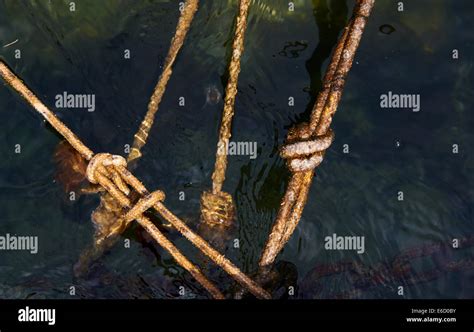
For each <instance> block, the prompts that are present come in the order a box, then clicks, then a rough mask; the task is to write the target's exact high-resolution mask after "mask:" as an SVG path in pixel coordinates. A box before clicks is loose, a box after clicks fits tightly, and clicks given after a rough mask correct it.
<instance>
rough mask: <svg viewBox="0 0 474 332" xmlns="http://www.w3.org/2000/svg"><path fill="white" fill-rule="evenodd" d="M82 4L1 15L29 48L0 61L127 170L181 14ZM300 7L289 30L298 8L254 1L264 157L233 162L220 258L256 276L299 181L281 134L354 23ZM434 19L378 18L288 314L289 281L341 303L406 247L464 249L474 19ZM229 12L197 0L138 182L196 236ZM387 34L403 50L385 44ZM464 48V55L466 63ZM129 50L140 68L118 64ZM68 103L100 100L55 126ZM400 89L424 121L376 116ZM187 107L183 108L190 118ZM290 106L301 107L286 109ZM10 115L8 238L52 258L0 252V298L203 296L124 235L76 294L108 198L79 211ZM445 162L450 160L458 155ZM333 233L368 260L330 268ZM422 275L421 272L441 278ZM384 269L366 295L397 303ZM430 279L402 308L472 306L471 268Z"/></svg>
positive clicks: (249, 81)
mask: <svg viewBox="0 0 474 332" xmlns="http://www.w3.org/2000/svg"><path fill="white" fill-rule="evenodd" d="M76 3H77V8H76V12H75V13H74V14H72V13H71V12H70V11H69V7H68V6H69V1H22V2H18V1H11V0H4V1H0V22H1V23H0V45H2V46H3V45H6V44H8V43H11V42H12V41H15V40H16V39H18V42H16V43H15V44H12V45H10V46H7V47H2V48H0V56H1V57H2V58H4V59H5V60H6V61H7V62H8V63H9V65H10V66H11V67H12V68H14V69H15V70H16V71H17V72H18V73H19V74H20V75H21V76H22V78H23V79H25V81H26V82H27V83H28V85H29V86H31V87H32V89H33V90H34V91H36V92H37V93H38V95H39V96H40V98H41V99H42V100H44V102H45V103H46V104H47V105H49V106H51V107H52V108H53V110H54V111H55V112H56V113H57V114H58V115H59V116H60V118H61V119H62V120H63V121H65V122H66V123H67V124H68V125H69V126H70V127H71V129H72V130H73V131H74V132H76V133H77V134H78V135H79V136H80V137H81V138H82V139H83V140H84V141H85V142H86V143H87V144H88V145H89V146H90V147H91V148H92V149H93V150H94V151H110V152H112V153H119V154H123V149H124V145H125V144H130V142H131V140H132V138H133V134H134V132H135V130H136V129H137V127H138V124H139V123H140V121H141V119H142V116H143V115H144V114H145V112H146V105H147V102H148V98H149V95H150V94H151V91H152V89H153V87H154V84H155V82H156V80H157V78H158V76H159V74H160V72H161V70H162V67H161V65H162V63H163V59H164V56H165V55H166V52H167V48H168V45H169V41H170V38H171V37H172V35H173V33H174V28H175V25H176V22H177V18H178V15H179V12H178V8H177V6H176V4H175V3H174V2H172V1H165V0H163V1H126V0H123V1H119V0H114V1H107V2H96V1H92V0H82V1H76ZM294 3H295V12H289V11H288V2H287V1H269V0H267V1H264V0H255V1H254V5H253V6H252V9H251V13H250V17H249V26H248V32H247V37H246V45H245V53H244V55H243V58H242V71H241V75H240V79H239V93H238V96H237V100H236V112H235V118H234V122H233V138H232V139H233V140H236V141H255V142H257V144H258V145H257V146H258V157H257V159H255V160H250V159H249V158H248V156H230V157H229V158H230V159H229V162H230V164H229V169H228V176H227V180H226V184H225V188H224V189H225V191H228V192H230V193H232V194H233V196H234V200H235V202H236V205H237V209H238V210H237V217H238V220H237V224H236V229H235V230H234V231H233V232H232V233H231V234H230V235H229V240H228V242H226V243H224V244H222V248H224V250H225V253H226V255H227V256H228V257H229V258H230V259H231V260H232V261H234V262H236V264H237V265H239V266H241V267H242V269H243V270H244V271H246V272H247V273H249V274H253V273H255V272H256V270H257V262H258V258H259V254H260V252H261V249H262V247H263V244H264V241H265V240H266V237H267V235H268V232H269V229H270V227H271V223H272V221H273V220H274V219H275V215H276V212H277V209H278V207H279V203H280V199H281V197H282V195H283V192H284V190H285V187H286V181H287V179H288V172H287V170H286V167H285V165H284V162H283V161H282V160H281V159H280V158H279V157H278V151H277V149H278V147H279V145H280V144H281V143H282V141H283V139H284V137H285V135H286V132H287V130H288V128H289V127H291V126H292V125H293V124H295V123H297V122H299V121H302V120H305V119H306V118H307V117H308V115H309V112H310V110H311V106H312V104H313V102H314V100H315V97H316V94H317V91H318V90H319V89H320V87H321V78H322V75H323V73H324V70H325V66H326V64H327V62H328V58H329V56H330V54H331V51H332V48H333V46H334V45H335V43H336V40H337V38H338V36H339V35H340V33H341V31H342V29H343V27H344V25H345V23H346V21H347V19H348V15H349V14H350V11H351V8H352V6H353V1H342V0H338V1H336V0H333V1H319V0H313V1H309V0H305V1H303V0H301V1H295V2H294ZM427 4H428V0H417V1H413V2H410V9H409V10H408V9H406V12H405V13H403V14H401V13H399V12H397V10H396V2H395V1H380V2H377V4H376V6H375V9H374V13H373V16H372V17H371V18H370V21H369V25H368V27H367V30H366V32H365V34H364V37H363V40H362V43H361V47H360V49H359V51H358V54H357V57H356V61H355V63H354V67H353V69H352V71H351V73H350V75H349V79H348V82H347V85H346V89H345V92H344V96H343V100H342V103H341V105H340V108H339V111H338V113H337V115H336V116H335V118H334V124H333V125H334V130H335V133H336V141H335V142H334V144H333V146H332V147H331V148H330V149H329V151H328V153H327V156H326V159H325V161H324V163H323V164H322V165H321V167H320V168H319V169H318V170H317V176H316V178H315V181H314V184H313V186H312V189H311V192H310V198H309V201H308V203H307V206H306V208H305V211H304V214H303V218H302V220H301V222H300V225H299V226H298V228H297V230H296V232H295V234H294V235H293V237H292V238H291V240H290V242H289V243H288V246H287V247H286V248H285V250H284V252H283V253H282V255H281V256H280V257H279V258H278V262H279V263H278V264H277V265H276V266H275V271H277V276H278V277H276V278H275V279H274V281H273V282H272V283H271V282H269V284H268V286H269V287H271V288H272V289H273V290H274V291H275V296H277V297H288V294H286V292H285V289H287V288H288V286H289V285H291V284H294V283H297V285H296V286H297V287H296V293H295V295H294V297H300V298H312V297H314V298H320V297H334V296H336V295H337V294H341V293H343V292H345V291H347V285H349V288H350V287H351V286H350V285H360V284H361V283H363V282H364V281H365V282H369V281H368V280H369V279H367V278H365V279H364V276H365V274H364V271H371V269H372V270H373V271H375V270H376V268H377V267H380V266H385V267H387V266H390V267H391V266H392V265H390V264H391V260H392V259H394V258H395V257H397V255H399V254H400V253H402V252H405V251H406V250H409V249H410V248H419V247H423V246H429V245H431V244H436V243H446V241H450V240H451V239H452V238H455V237H458V238H466V237H469V236H471V235H472V229H473V227H472V226H473V224H472V221H473V210H472V201H473V199H474V191H473V186H472V183H473V179H472V175H471V173H470V172H469V170H470V169H472V167H473V157H472V155H470V154H469V153H470V152H469V150H468V149H469V147H470V146H472V144H473V143H474V142H473V141H474V136H473V134H472V132H471V131H470V130H469V129H470V128H472V127H473V126H474V117H473V116H472V113H471V112H469V109H470V108H472V107H473V102H472V100H473V98H472V84H473V82H472V66H473V62H472V59H473V54H474V50H473V48H472V47H473V46H472V45H474V43H472V38H473V37H472V34H471V33H469V32H470V31H472V28H473V26H472V24H473V23H472V21H470V17H469V15H468V14H469V13H470V12H472V10H473V8H474V7H473V6H474V5H473V4H471V3H470V2H468V1H457V2H447V1H429V6H428V5H427ZM236 10H237V1H234V0H229V1H217V0H214V1H212V0H203V1H202V3H201V7H200V9H199V11H198V13H197V15H196V18H195V21H194V22H193V25H192V27H191V30H190V32H189V35H188V38H187V39H186V42H185V45H184V47H183V49H182V51H181V53H180V55H179V56H178V59H177V61H176V64H175V67H174V72H173V76H172V78H171V80H170V82H169V85H168V89H167V91H166V94H165V97H164V100H163V102H162V104H161V106H160V110H159V112H158V114H157V119H156V122H155V125H154V127H153V130H152V133H151V135H150V137H149V143H148V145H146V146H145V148H144V150H143V154H144V156H143V158H142V159H141V160H140V162H139V164H138V165H137V168H136V172H135V173H136V175H137V176H138V177H139V178H140V179H142V180H143V181H144V183H145V184H146V185H147V187H149V188H152V189H154V188H160V189H162V190H164V191H165V192H166V193H167V199H166V203H167V205H168V206H169V208H170V209H171V210H172V211H174V212H175V213H176V214H177V215H179V216H180V217H182V218H183V219H184V220H186V221H187V222H188V223H189V224H190V225H191V227H192V228H194V229H197V227H198V218H199V211H198V209H199V197H200V194H201V192H202V191H203V190H207V189H208V188H209V187H210V183H211V180H210V176H211V173H212V168H213V164H214V157H215V148H216V142H217V131H218V126H219V120H220V112H221V108H222V94H223V89H224V87H225V84H226V80H227V76H226V65H227V62H228V60H229V57H230V47H231V41H232V33H233V30H232V28H233V22H234V15H235V13H236ZM383 26H384V27H385V26H387V27H391V28H392V29H393V31H392V33H387V29H386V28H384V29H382V30H383V31H381V30H379V29H381V27H383ZM453 48H457V49H459V52H460V58H459V60H457V61H454V60H453V59H452V58H451V52H452V49H453ZM16 50H21V58H20V59H17V58H15V55H16ZM124 50H130V54H131V59H129V60H127V59H124V57H123V54H124V53H123V52H124ZM63 91H68V92H70V93H94V94H96V102H97V105H96V111H95V112H93V113H88V112H85V111H84V112H83V111H81V110H58V109H55V108H54V107H53V106H54V96H55V95H56V94H58V93H62V92H63ZM388 91H394V92H399V93H420V94H421V109H422V110H421V111H420V112H419V113H417V114H415V113H410V112H405V111H404V110H381V109H380V108H379V106H378V103H379V96H380V94H382V93H386V92H388ZM181 96H184V97H185V100H186V103H185V106H184V107H180V106H179V104H178V100H179V98H180V97H181ZM290 96H292V97H294V98H295V106H294V107H290V106H288V98H289V97H290ZM203 104H204V106H203ZM0 112H2V117H3V118H4V119H6V120H5V121H2V122H0V136H1V142H2V143H1V145H0V150H1V152H2V156H3V158H2V160H1V161H0V170H1V172H0V211H1V214H0V215H1V217H0V218H1V220H0V233H1V234H3V233H7V232H9V233H17V234H34V235H38V237H39V243H40V251H39V253H38V254H37V255H30V254H27V253H12V252H1V253H0V255H1V259H0V280H1V283H0V297H2V298H27V297H28V298H69V297H70V295H69V293H68V290H69V287H70V286H71V285H76V293H77V297H79V298H90V297H98V298H174V297H177V296H178V287H179V286H181V285H184V286H185V287H186V289H188V290H189V292H187V293H186V297H187V298H206V297H207V296H208V295H207V294H206V293H205V292H204V291H203V290H202V289H201V287H200V286H199V285H198V284H197V283H196V282H195V281H194V280H192V278H191V277H190V276H189V275H188V274H187V273H185V272H184V271H183V270H182V269H181V268H180V267H179V266H177V265H176V264H175V263H174V262H173V260H172V259H171V258H170V257H169V255H168V254H166V253H164V252H163V250H161V248H158V247H157V246H156V245H155V243H154V242H153V241H152V240H151V239H150V238H149V236H148V235H147V234H146V233H145V232H143V231H142V230H141V229H140V228H138V227H136V226H132V227H131V228H130V229H128V230H127V231H126V233H125V234H124V237H126V238H130V239H132V242H131V243H132V245H131V248H125V247H124V245H123V243H121V242H119V243H118V244H117V245H116V247H114V249H113V250H112V251H110V252H109V253H108V254H107V255H105V256H104V257H103V258H102V259H101V260H100V261H99V262H98V263H97V264H95V265H94V266H93V267H91V271H90V273H89V276H88V277H87V278H84V279H75V278H74V277H73V273H72V266H73V265H74V263H75V262H76V261H77V258H78V257H79V255H80V252H81V251H82V250H83V249H84V248H85V247H86V246H87V245H88V244H89V243H90V241H91V240H92V233H93V226H92V223H91V222H90V213H91V212H92V211H93V210H94V209H95V207H96V206H97V204H98V198H97V197H95V196H90V195H85V196H80V197H78V198H77V200H76V201H73V202H71V201H69V200H68V197H67V195H65V194H64V192H63V189H62V188H61V186H60V184H58V183H56V182H55V170H54V161H53V153H54V151H55V148H56V146H57V144H58V143H59V141H60V139H59V137H58V135H57V134H56V133H54V132H53V131H52V130H51V128H49V127H48V126H47V125H45V124H44V123H43V122H42V121H41V120H40V119H39V118H38V116H36V115H35V114H34V113H33V112H32V111H31V110H30V109H29V107H28V106H26V105H25V104H24V103H23V102H22V101H20V99H19V98H18V97H16V96H14V95H13V94H12V93H11V91H9V90H8V89H5V88H2V89H0ZM396 142H399V144H398V145H397V144H396ZM16 144H19V145H20V146H21V153H20V154H16V153H15V146H16ZM345 144H347V146H349V148H350V153H348V154H346V153H343V146H344V145H345ZM453 144H457V145H458V146H459V151H460V152H459V153H458V154H452V153H451V149H452V145H453ZM181 191H182V192H184V193H185V197H186V199H185V200H184V201H181V200H180V199H179V195H180V192H181ZM399 191H403V193H404V201H402V202H400V201H398V200H397V193H398V192H399ZM333 233H337V234H341V235H342V234H343V235H363V236H365V243H366V253H365V254H364V255H357V254H353V253H352V252H348V251H326V250H324V246H323V244H324V238H325V236H328V235H331V234H333ZM167 235H168V236H169V237H170V238H171V239H172V240H173V241H174V242H175V243H176V244H177V246H178V247H180V248H182V249H183V251H184V252H185V253H186V254H188V255H189V256H190V258H192V260H193V261H195V262H198V264H200V265H202V266H204V270H205V271H206V273H207V274H209V275H210V278H211V279H212V280H214V281H215V282H217V283H218V284H219V286H220V288H222V289H225V290H227V291H228V292H231V291H235V287H234V285H233V284H232V283H231V282H230V281H229V279H228V278H227V276H226V275H225V273H223V272H222V271H220V270H219V269H216V268H215V267H213V266H212V265H208V264H207V263H206V260H205V259H204V258H203V257H200V255H199V254H198V253H197V252H196V250H194V249H193V248H192V246H191V245H190V244H189V243H187V241H185V240H183V239H182V238H181V237H180V236H178V235H177V234H176V233H175V232H173V231H171V230H170V231H169V232H168V233H167ZM235 238H238V239H239V240H240V241H239V243H240V248H239V249H236V248H234V246H233V242H232V241H233V240H234V239H235ZM446 252H448V253H450V254H449V255H447V254H446ZM442 253H444V254H442ZM473 253H474V250H473V249H472V247H466V248H464V249H463V251H459V252H458V253H457V254H458V255H455V254H453V253H452V252H450V251H446V250H445V251H442V252H440V253H439V254H436V255H435V258H437V260H438V261H440V260H441V261H442V262H444V265H443V264H441V265H443V266H445V265H446V262H448V261H451V260H457V259H461V258H463V257H465V256H467V257H469V256H471V257H472V254H473ZM443 255H444V256H443ZM446 255H447V256H448V258H449V259H448V258H446V257H445V256H446ZM451 256H452V257H451ZM347 261H349V262H353V263H354V262H355V263H356V266H359V267H361V266H363V267H366V270H363V269H362V270H361V269H360V268H359V270H357V269H356V268H352V270H351V271H352V272H349V273H352V274H350V278H352V279H350V278H349V281H350V282H349V284H347V283H346V282H343V281H341V278H342V279H344V278H345V275H343V274H341V275H339V276H336V275H334V276H332V277H325V278H318V277H317V275H315V271H320V270H321V267H322V266H325V265H328V264H329V265H330V264H333V265H337V266H343V265H341V264H342V263H341V262H347ZM429 264H430V263H429V262H424V261H423V262H421V263H420V264H419V265H421V266H419V267H417V268H419V269H420V271H423V270H429V268H430V267H431V268H432V266H429ZM425 265H426V266H425ZM354 271H356V272H354ZM386 271H387V270H385V273H382V275H383V276H384V278H382V280H385V281H384V282H379V283H377V284H376V285H375V286H374V287H372V288H363V287H362V289H363V291H362V293H361V294H358V295H355V297H363V298H366V297H368V298H371V297H390V298H391V297H396V283H395V284H393V283H390V282H389V281H388V280H389V277H391V276H392V277H393V274H394V273H395V272H393V271H392V272H386ZM435 271H437V273H436V278H431V279H429V280H427V281H425V282H419V283H411V284H410V283H406V285H407V286H406V287H407V290H406V292H405V297H410V298H425V297H430V298H433V297H440V298H442V297H450V298H453V297H454V298H455V297H471V298H472V297H473V296H474V289H473V288H472V287H470V286H469V285H472V284H474V283H473V282H472V281H473V278H474V272H473V269H472V268H470V267H469V265H465V266H464V267H462V268H459V269H451V270H449V271H448V272H446V271H447V270H446V271H445V270H441V269H440V268H435ZM346 281H347V280H346ZM351 282H352V283H351ZM357 282H359V284H357ZM459 285H463V286H462V287H458V286H459ZM352 287H353V286H352Z"/></svg>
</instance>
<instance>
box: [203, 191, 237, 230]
mask: <svg viewBox="0 0 474 332" xmlns="http://www.w3.org/2000/svg"><path fill="white" fill-rule="evenodd" d="M201 217H202V221H203V222H204V223H206V224H208V225H211V226H213V225H214V226H216V225H221V226H225V227H229V226H231V225H232V224H233V221H234V217H235V206H234V202H233V200H232V196H231V195H230V194H228V193H226V192H224V191H219V192H217V193H213V192H212V191H205V192H203V193H202V196H201Z"/></svg>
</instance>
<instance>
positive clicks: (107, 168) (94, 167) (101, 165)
mask: <svg viewBox="0 0 474 332" xmlns="http://www.w3.org/2000/svg"><path fill="white" fill-rule="evenodd" d="M120 166H123V167H127V161H126V160H125V158H124V157H122V156H119V155H112V154H110V153H98V154H96V155H95V156H94V157H92V159H91V160H90V161H89V165H87V170H86V177H87V180H89V182H90V183H94V184H96V183H99V182H100V181H99V180H98V178H99V177H101V176H102V177H106V178H110V179H112V181H113V183H114V184H115V185H116V186H117V187H118V188H119V189H120V191H122V192H123V193H124V194H125V195H128V194H129V193H130V189H129V188H128V186H127V185H126V184H125V182H124V181H123V180H122V177H121V176H120V174H119V173H118V172H117V170H116V169H115V167H120Z"/></svg>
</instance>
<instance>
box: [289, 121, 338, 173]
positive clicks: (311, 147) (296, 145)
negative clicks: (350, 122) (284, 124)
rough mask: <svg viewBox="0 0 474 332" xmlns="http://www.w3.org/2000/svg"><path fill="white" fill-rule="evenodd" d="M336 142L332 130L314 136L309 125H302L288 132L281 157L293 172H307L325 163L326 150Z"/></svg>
mask: <svg viewBox="0 0 474 332" xmlns="http://www.w3.org/2000/svg"><path fill="white" fill-rule="evenodd" d="M333 140H334V133H333V131H332V130H331V129H329V130H328V132H327V133H326V134H324V135H321V136H314V135H313V133H312V132H311V130H310V128H309V125H308V124H307V123H301V124H300V125H297V126H295V127H293V128H291V129H290V130H289V132H288V135H287V139H286V142H285V144H284V145H283V147H282V148H281V150H280V156H281V157H282V158H283V159H286V160H287V165H288V168H289V169H290V170H291V171H292V172H293V173H296V172H305V171H310V170H313V169H315V168H316V167H317V166H318V165H319V164H321V162H322V161H323V157H324V153H325V151H326V149H327V148H328V147H329V146H330V145H331V143H332V142H333Z"/></svg>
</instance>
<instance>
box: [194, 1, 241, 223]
mask: <svg viewBox="0 0 474 332" xmlns="http://www.w3.org/2000/svg"><path fill="white" fill-rule="evenodd" d="M249 7H250V0H240V3H239V14H238V16H237V20H236V27H235V34H234V41H233V44H232V57H231V60H230V63H229V69H228V70H229V79H228V81H227V86H226V90H225V97H224V110H223V112H222V120H221V126H220V129H219V141H218V143H217V153H216V163H215V165H214V172H213V174H212V191H206V192H204V193H203V194H202V196H201V216H202V221H203V222H205V223H206V224H208V225H215V224H217V225H224V226H228V225H231V224H232V222H233V219H234V216H235V206H234V202H233V201H232V196H231V195H230V194H229V193H226V192H224V191H222V186H223V184H224V180H225V172H226V169H227V147H228V146H229V144H228V143H229V140H230V137H231V126H232V118H233V117H234V104H235V97H236V96H237V82H238V79H239V73H240V58H241V56H242V54H243V52H244V37H245V30H246V28H247V15H248V12H249Z"/></svg>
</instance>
